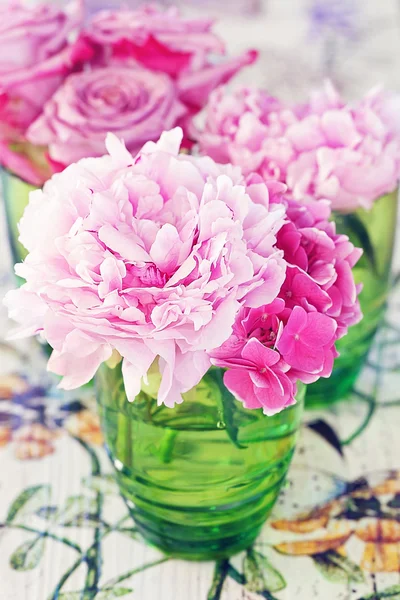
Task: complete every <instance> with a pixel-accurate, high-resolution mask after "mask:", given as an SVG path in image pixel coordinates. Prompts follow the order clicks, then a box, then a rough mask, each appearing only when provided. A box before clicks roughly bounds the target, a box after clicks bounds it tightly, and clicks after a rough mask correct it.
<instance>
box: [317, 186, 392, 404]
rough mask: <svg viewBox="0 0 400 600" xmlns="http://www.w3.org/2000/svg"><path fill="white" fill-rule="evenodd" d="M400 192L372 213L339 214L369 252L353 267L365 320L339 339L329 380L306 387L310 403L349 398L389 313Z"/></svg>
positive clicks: (341, 227) (340, 224) (343, 229)
mask: <svg viewBox="0 0 400 600" xmlns="http://www.w3.org/2000/svg"><path fill="white" fill-rule="evenodd" d="M397 205H398V191H397V190H396V191H395V192H393V193H391V194H388V195H386V196H382V197H381V198H379V199H378V200H377V201H376V202H375V203H374V205H373V207H372V209H371V210H369V211H367V210H364V209H359V210H358V211H356V212H354V213H351V214H348V215H342V214H338V213H336V214H335V217H334V218H335V222H336V227H337V231H338V233H344V234H346V235H348V236H349V238H350V240H351V241H352V242H353V244H354V245H355V246H358V247H361V248H363V250H364V254H363V256H362V257H361V258H360V260H359V261H358V263H357V265H356V266H355V267H354V268H353V273H354V278H355V281H356V283H362V284H363V289H362V291H361V293H360V296H359V298H360V305H361V310H362V312H363V315H364V316H363V319H362V321H360V323H358V324H357V325H354V326H353V327H350V328H349V332H348V334H347V335H346V336H345V337H344V338H342V339H341V340H339V341H338V343H337V349H338V351H339V352H340V356H339V357H338V358H337V359H336V360H335V365H334V368H333V373H332V375H331V377H330V378H329V379H320V380H319V381H317V382H316V383H313V384H312V385H309V386H308V387H307V394H306V406H307V407H323V406H326V405H327V404H329V403H332V402H336V401H337V400H341V399H344V398H346V397H347V396H348V395H349V394H350V392H351V390H352V389H353V387H354V384H355V382H356V380H357V377H358V375H359V374H360V371H361V369H362V367H363V365H364V362H365V359H366V357H367V355H368V352H369V350H370V347H371V344H372V342H373V340H374V337H375V334H376V332H377V330H378V327H379V325H380V324H381V323H382V320H383V318H384V315H385V310H386V305H387V299H388V293H389V288H390V277H391V267H392V257H393V249H394V242H395V237H396V223H397Z"/></svg>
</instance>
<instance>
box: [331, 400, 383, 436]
mask: <svg viewBox="0 0 400 600" xmlns="http://www.w3.org/2000/svg"><path fill="white" fill-rule="evenodd" d="M366 401H367V402H368V411H367V414H366V416H365V419H364V420H363V422H362V423H361V425H360V426H359V427H357V429H356V430H355V431H354V432H353V433H352V434H351V435H350V436H349V437H348V438H346V439H345V440H341V441H340V443H341V445H342V446H348V445H349V444H351V443H352V442H354V440H355V439H356V438H358V436H359V435H361V434H362V433H363V431H364V430H365V429H366V428H367V426H368V425H369V422H370V421H371V419H372V416H373V414H374V413H375V409H376V406H377V404H376V402H375V400H374V399H369V400H366Z"/></svg>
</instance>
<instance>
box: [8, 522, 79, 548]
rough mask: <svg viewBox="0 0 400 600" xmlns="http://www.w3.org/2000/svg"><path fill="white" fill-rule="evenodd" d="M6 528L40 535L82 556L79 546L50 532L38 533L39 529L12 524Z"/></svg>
mask: <svg viewBox="0 0 400 600" xmlns="http://www.w3.org/2000/svg"><path fill="white" fill-rule="evenodd" d="M7 527H9V528H13V529H22V530H23V531H29V533H36V534H37V535H40V536H42V537H47V538H50V539H51V540H55V541H56V542H61V543H62V544H65V545H66V546H69V547H70V548H73V549H74V550H76V551H77V552H79V553H80V554H82V549H81V547H80V546H78V544H75V543H74V542H71V540H69V539H67V538H65V537H60V536H58V535H55V534H54V533H50V531H40V529H35V528H34V527H28V526H27V525H18V524H12V523H9V524H7Z"/></svg>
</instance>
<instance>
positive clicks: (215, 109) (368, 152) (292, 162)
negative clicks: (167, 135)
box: [198, 84, 400, 212]
mask: <svg viewBox="0 0 400 600" xmlns="http://www.w3.org/2000/svg"><path fill="white" fill-rule="evenodd" d="M399 111H400V97H399V96H395V95H391V94H389V93H385V92H383V91H382V90H380V89H374V90H372V91H371V92H370V93H369V94H367V95H366V96H365V97H364V98H363V99H361V100H360V101H359V102H357V103H355V104H354V105H351V104H346V103H344V101H343V100H342V99H341V98H340V97H339V95H338V94H337V92H336V91H335V90H334V89H333V87H332V86H331V85H330V84H327V85H326V87H325V89H324V90H321V91H317V92H314V94H312V96H311V99H310V101H309V102H308V103H307V104H303V105H297V106H287V105H284V104H282V103H281V102H279V101H278V100H276V99H274V98H271V97H270V96H269V95H268V94H267V93H266V92H263V91H261V90H249V89H246V88H245V89H241V90H238V91H237V92H236V93H233V94H229V93H228V92H226V91H225V90H223V89H219V90H217V91H215V92H214V93H213V94H212V95H211V98H210V104H209V106H208V109H207V118H206V124H205V127H204V129H203V131H202V132H201V133H200V134H198V139H199V145H200V150H201V152H203V153H207V154H209V155H211V156H212V157H214V158H216V159H218V160H220V161H222V162H232V163H233V164H236V165H239V166H241V167H242V169H243V171H244V172H245V173H246V174H248V173H251V172H253V171H256V172H258V173H259V174H260V175H262V176H263V177H264V178H275V179H278V180H280V181H283V182H285V183H286V184H287V185H288V189H289V191H290V192H291V194H292V195H293V197H294V198H296V199H298V200H302V201H307V200H308V199H317V200H319V199H329V200H330V201H331V202H332V207H333V209H334V210H339V211H341V212H351V211H354V210H356V209H357V208H358V207H364V208H370V207H371V206H372V203H373V202H374V200H376V199H377V198H379V197H380V196H381V195H383V194H386V193H389V192H391V191H393V190H394V189H395V188H396V187H397V185H398V181H399V178H400V127H399V126H400V119H399V116H398V115H399Z"/></svg>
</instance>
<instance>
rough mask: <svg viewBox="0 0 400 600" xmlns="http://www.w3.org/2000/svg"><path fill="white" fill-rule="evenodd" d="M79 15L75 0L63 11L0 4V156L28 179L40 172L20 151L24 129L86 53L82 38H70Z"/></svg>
mask: <svg viewBox="0 0 400 600" xmlns="http://www.w3.org/2000/svg"><path fill="white" fill-rule="evenodd" d="M81 20H82V15H81V8H80V5H79V3H78V2H77V3H75V4H71V5H70V6H69V7H67V9H66V10H65V11H63V10H60V9H59V8H57V7H55V6H53V5H51V4H49V3H47V4H39V5H36V6H34V7H27V6H24V5H23V4H22V3H21V2H19V1H16V2H12V3H11V4H9V3H6V4H3V5H2V7H1V9H0V160H1V162H2V164H4V165H5V166H6V167H7V168H10V169H11V170H13V171H14V172H15V173H17V174H18V175H21V176H22V177H24V178H25V179H26V180H27V181H29V182H30V183H33V184H38V183H40V182H41V181H42V178H43V173H42V168H41V165H39V164H35V163H34V162H33V161H32V160H30V157H29V156H26V155H25V150H26V149H25V148H24V142H25V132H26V130H27V128H28V127H29V125H30V124H31V123H32V122H33V121H34V120H35V119H36V117H37V116H38V115H39V114H40V112H41V110H42V107H43V104H44V103H45V102H46V101H47V100H48V99H49V98H50V97H51V96H52V94H53V93H54V92H55V90H56V89H57V88H58V86H59V85H60V84H61V83H62V81H63V80H64V79H65V77H66V76H67V75H68V74H69V73H70V72H71V71H72V70H73V69H74V68H75V67H76V66H77V65H78V64H80V63H81V62H82V61H83V60H86V59H87V58H88V56H89V55H91V50H90V48H89V47H88V46H87V45H86V44H85V43H84V42H83V41H80V42H79V43H70V42H69V37H70V35H71V33H73V31H74V30H76V28H77V27H78V26H79V24H80V22H81Z"/></svg>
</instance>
